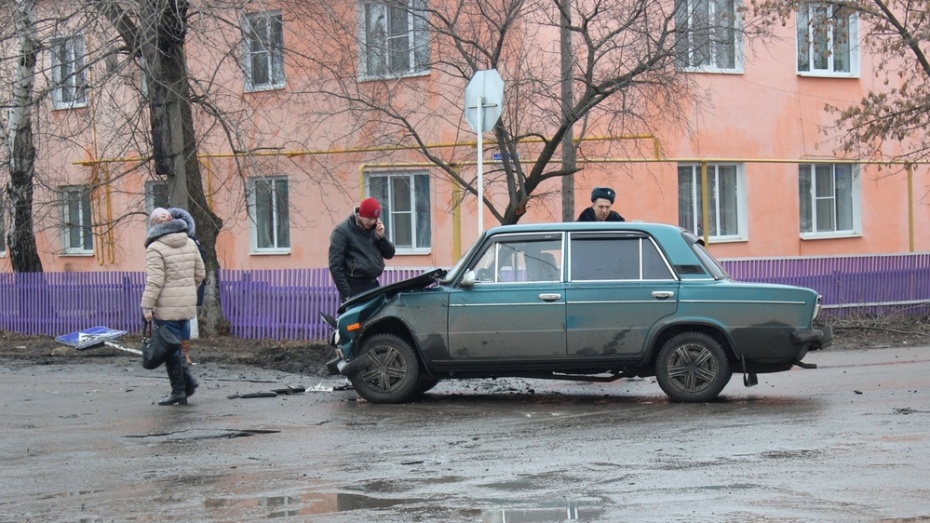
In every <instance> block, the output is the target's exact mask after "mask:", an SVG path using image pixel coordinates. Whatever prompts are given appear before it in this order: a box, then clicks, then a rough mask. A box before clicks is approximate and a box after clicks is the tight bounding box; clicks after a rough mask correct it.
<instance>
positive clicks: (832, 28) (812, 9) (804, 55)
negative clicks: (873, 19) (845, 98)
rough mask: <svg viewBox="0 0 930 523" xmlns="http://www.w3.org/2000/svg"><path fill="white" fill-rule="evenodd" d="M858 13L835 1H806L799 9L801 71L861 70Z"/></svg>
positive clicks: (840, 73)
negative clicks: (828, 2) (833, 3)
mask: <svg viewBox="0 0 930 523" xmlns="http://www.w3.org/2000/svg"><path fill="white" fill-rule="evenodd" d="M858 43H859V26H858V17H857V16H856V13H855V12H853V11H852V10H850V9H846V8H843V7H840V6H836V5H832V4H821V3H806V4H801V6H800V8H799V9H798V72H799V73H811V74H820V75H838V76H857V75H858V74H859V45H858Z"/></svg>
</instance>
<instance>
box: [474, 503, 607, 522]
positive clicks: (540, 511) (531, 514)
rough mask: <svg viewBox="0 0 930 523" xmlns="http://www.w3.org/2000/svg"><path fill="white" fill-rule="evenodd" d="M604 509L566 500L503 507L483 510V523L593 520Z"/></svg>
mask: <svg viewBox="0 0 930 523" xmlns="http://www.w3.org/2000/svg"><path fill="white" fill-rule="evenodd" d="M602 512H603V510H598V509H594V508H591V507H585V508H582V507H579V506H578V504H577V503H572V502H565V503H561V504H552V505H549V506H543V507H534V508H501V509H494V510H482V511H481V523H548V522H559V521H580V520H582V519H583V520H584V521H592V520H594V519H597V518H598V517H600V515H601V513H602Z"/></svg>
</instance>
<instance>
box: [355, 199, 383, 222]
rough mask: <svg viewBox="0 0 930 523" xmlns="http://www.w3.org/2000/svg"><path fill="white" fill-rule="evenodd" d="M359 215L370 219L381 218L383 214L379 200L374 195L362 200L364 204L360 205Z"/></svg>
mask: <svg viewBox="0 0 930 523" xmlns="http://www.w3.org/2000/svg"><path fill="white" fill-rule="evenodd" d="M358 215H359V216H361V217H362V218H368V219H369V220H371V219H375V218H379V217H380V216H381V206H380V205H379V204H378V200H375V199H374V198H372V197H368V198H365V199H364V200H362V204H361V205H359V206H358Z"/></svg>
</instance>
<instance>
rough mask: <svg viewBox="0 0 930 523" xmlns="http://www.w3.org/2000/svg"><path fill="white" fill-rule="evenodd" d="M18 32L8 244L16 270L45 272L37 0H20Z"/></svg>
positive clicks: (8, 189) (11, 131)
mask: <svg viewBox="0 0 930 523" xmlns="http://www.w3.org/2000/svg"><path fill="white" fill-rule="evenodd" d="M14 11H15V13H16V20H15V23H16V31H17V33H19V47H20V49H19V50H20V61H19V64H17V68H16V78H15V80H14V83H13V103H12V107H11V109H10V113H9V115H10V120H9V130H10V131H9V132H10V135H9V144H10V183H9V185H8V186H7V189H6V197H7V198H8V200H9V202H10V206H9V207H10V226H9V232H8V233H7V245H8V248H9V250H10V263H11V265H12V266H13V272H42V260H41V259H40V258H39V252H38V249H36V237H35V227H33V219H32V195H33V186H34V179H35V158H36V149H35V144H34V143H33V135H32V105H33V103H34V99H33V87H34V82H35V69H36V59H37V56H38V53H39V39H38V32H37V29H36V21H35V20H36V18H35V2H34V1H32V0H24V1H20V2H17V3H16V6H15V9H14Z"/></svg>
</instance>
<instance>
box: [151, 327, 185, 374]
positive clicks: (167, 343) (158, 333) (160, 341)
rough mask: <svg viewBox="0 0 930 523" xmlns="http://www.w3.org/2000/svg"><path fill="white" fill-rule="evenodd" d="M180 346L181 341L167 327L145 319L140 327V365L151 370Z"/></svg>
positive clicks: (159, 365)
mask: <svg viewBox="0 0 930 523" xmlns="http://www.w3.org/2000/svg"><path fill="white" fill-rule="evenodd" d="M180 348H181V341H180V340H179V339H178V337H177V336H176V335H175V334H174V333H173V332H171V329H169V328H168V327H165V326H164V325H162V326H155V327H154V328H153V327H152V322H150V321H147V322H145V325H143V327H142V366H143V367H145V368H146V369H149V370H152V369H157V368H158V367H161V365H162V363H164V362H165V360H167V359H168V357H169V356H171V355H172V354H174V353H175V352H177V350H178V349H180Z"/></svg>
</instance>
